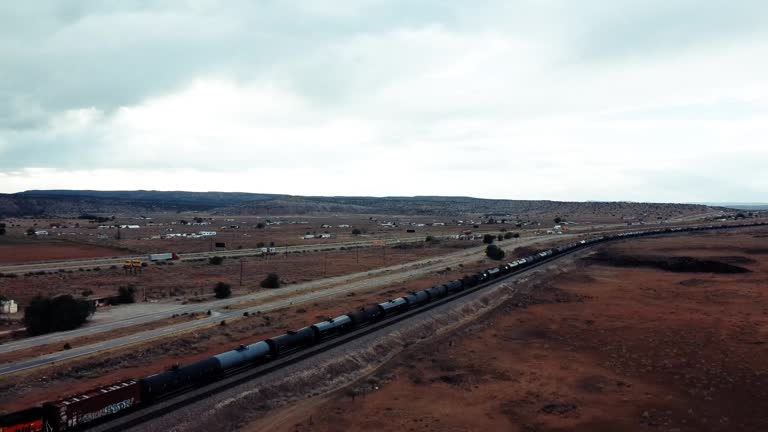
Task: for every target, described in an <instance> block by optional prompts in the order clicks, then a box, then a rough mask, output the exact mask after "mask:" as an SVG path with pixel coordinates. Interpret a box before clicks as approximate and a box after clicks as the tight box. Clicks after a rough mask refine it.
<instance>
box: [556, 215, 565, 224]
mask: <svg viewBox="0 0 768 432" xmlns="http://www.w3.org/2000/svg"><path fill="white" fill-rule="evenodd" d="M562 220H563V218H561V217H560V216H558V217H556V218H555V223H556V224H559V223H560V222H561V221H562Z"/></svg>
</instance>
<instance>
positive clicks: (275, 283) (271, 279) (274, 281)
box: [260, 273, 280, 288]
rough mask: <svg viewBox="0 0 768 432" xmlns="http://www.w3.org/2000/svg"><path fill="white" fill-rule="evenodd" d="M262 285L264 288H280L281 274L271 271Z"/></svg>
mask: <svg viewBox="0 0 768 432" xmlns="http://www.w3.org/2000/svg"><path fill="white" fill-rule="evenodd" d="M260 285H261V287H262V288H280V276H278V275H277V273H270V274H268V275H267V277H266V278H264V280H263V281H261V284H260Z"/></svg>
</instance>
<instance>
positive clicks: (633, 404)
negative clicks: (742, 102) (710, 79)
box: [244, 233, 768, 432]
mask: <svg viewBox="0 0 768 432" xmlns="http://www.w3.org/2000/svg"><path fill="white" fill-rule="evenodd" d="M762 235H763V236H758V235H756V234H754V233H728V234H705V235H695V236H693V235H692V236H687V237H675V238H664V239H648V240H642V241H636V242H631V243H630V242H627V243H622V244H619V245H614V246H608V247H605V249H604V250H606V251H607V252H608V253H610V254H619V253H620V254H635V255H644V256H648V255H652V256H659V257H661V256H664V257H669V256H695V257H706V258H707V259H712V260H722V261H728V262H731V263H737V265H739V266H743V267H746V268H748V269H750V270H751V271H752V272H751V273H745V274H713V273H677V272H669V271H662V270H659V269H654V268H618V267H612V266H607V265H602V264H601V265H596V264H589V261H579V262H578V263H577V264H576V265H574V266H573V268H571V269H569V271H566V272H565V273H562V274H560V275H557V276H553V277H552V278H551V279H550V280H548V281H544V282H542V283H539V285H537V286H533V287H532V294H531V298H528V299H525V300H524V301H522V303H526V304H527V303H530V304H531V306H530V307H527V308H522V309H521V308H519V307H518V306H520V303H521V301H520V300H514V301H513V302H510V303H508V304H506V305H504V306H502V307H500V308H498V309H496V310H495V311H493V312H492V313H490V314H488V315H487V316H486V317H485V318H484V319H482V320H478V321H477V322H476V323H475V324H473V325H471V326H469V327H465V328H463V329H461V330H459V331H457V332H455V333H452V334H448V335H446V336H443V337H440V338H438V339H435V340H431V341H427V342H423V343H420V344H415V345H414V346H412V347H410V348H409V349H408V350H407V351H406V352H404V353H403V354H401V355H399V356H398V357H397V358H395V359H394V360H393V361H391V362H389V363H388V364H387V365H385V366H384V367H382V368H381V369H380V370H379V371H377V372H376V373H375V374H374V376H369V377H368V378H366V379H364V380H361V381H360V382H357V383H355V384H353V385H352V386H350V387H347V388H345V389H341V390H339V391H337V392H334V393H331V394H328V395H324V396H317V397H312V398H309V399H307V400H305V401H303V402H300V403H298V404H296V405H293V406H291V407H288V408H284V409H280V410H276V411H275V412H271V413H269V414H267V416H266V417H264V418H261V419H259V420H257V421H255V422H254V423H252V424H251V425H249V426H248V427H246V428H245V429H244V430H247V431H257V430H265V429H264V428H265V427H266V428H269V430H274V431H286V432H287V431H291V432H297V431H298V432H306V431H339V430H376V431H521V432H555V431H558V432H564V431H577V432H607V431H664V432H694V431H695V432H698V431H723V432H725V431H766V430H768V361H767V360H766V359H768V290H766V287H768V250H766V246H767V243H766V237H764V234H762ZM353 395H356V396H353Z"/></svg>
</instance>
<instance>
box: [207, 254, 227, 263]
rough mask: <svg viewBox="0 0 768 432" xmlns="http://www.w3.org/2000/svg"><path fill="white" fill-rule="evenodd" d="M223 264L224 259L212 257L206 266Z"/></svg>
mask: <svg viewBox="0 0 768 432" xmlns="http://www.w3.org/2000/svg"><path fill="white" fill-rule="evenodd" d="M223 262H224V257H220V256H212V257H210V258H208V264H211V265H221V264H222V263H223Z"/></svg>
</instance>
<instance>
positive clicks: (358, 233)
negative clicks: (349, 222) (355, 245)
mask: <svg viewBox="0 0 768 432" xmlns="http://www.w3.org/2000/svg"><path fill="white" fill-rule="evenodd" d="M362 233H363V232H362V231H360V230H359V229H357V228H355V229H353V230H352V235H356V236H358V235H360V234H362Z"/></svg>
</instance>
